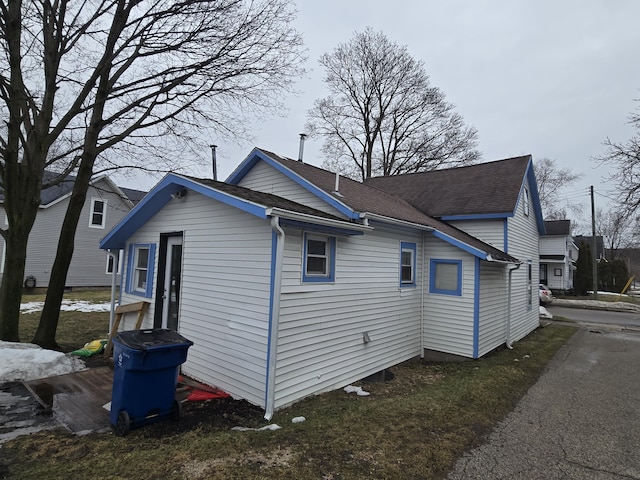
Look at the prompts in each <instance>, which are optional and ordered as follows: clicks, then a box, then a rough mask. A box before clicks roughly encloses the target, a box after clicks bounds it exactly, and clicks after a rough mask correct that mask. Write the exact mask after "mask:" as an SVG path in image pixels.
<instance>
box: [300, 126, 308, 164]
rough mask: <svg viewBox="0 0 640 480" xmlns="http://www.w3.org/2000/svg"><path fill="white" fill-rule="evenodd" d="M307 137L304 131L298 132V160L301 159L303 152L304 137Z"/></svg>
mask: <svg viewBox="0 0 640 480" xmlns="http://www.w3.org/2000/svg"><path fill="white" fill-rule="evenodd" d="M305 138H307V134H306V133H301V134H300V150H298V161H299V162H301V161H302V154H303V153H304V139H305Z"/></svg>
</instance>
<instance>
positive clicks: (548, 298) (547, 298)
mask: <svg viewBox="0 0 640 480" xmlns="http://www.w3.org/2000/svg"><path fill="white" fill-rule="evenodd" d="M538 296H539V297H540V305H549V304H550V303H551V302H553V299H554V296H553V294H552V293H551V289H550V288H549V287H547V286H546V285H545V284H544V283H541V284H540V288H539V289H538Z"/></svg>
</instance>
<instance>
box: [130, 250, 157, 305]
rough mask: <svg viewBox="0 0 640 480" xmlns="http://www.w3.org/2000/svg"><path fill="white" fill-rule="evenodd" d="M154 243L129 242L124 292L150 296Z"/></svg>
mask: <svg viewBox="0 0 640 480" xmlns="http://www.w3.org/2000/svg"><path fill="white" fill-rule="evenodd" d="M155 252H156V245H155V244H153V243H145V244H131V245H129V253H128V259H127V287H126V292H127V293H132V294H134V295H140V296H143V297H147V298H150V297H151V296H152V286H153V266H154V262H155Z"/></svg>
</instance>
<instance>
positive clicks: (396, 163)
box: [307, 29, 480, 180]
mask: <svg viewBox="0 0 640 480" xmlns="http://www.w3.org/2000/svg"><path fill="white" fill-rule="evenodd" d="M320 64H321V65H322V66H323V67H324V68H325V71H326V77H325V83H326V85H327V87H328V88H329V92H330V95H329V96H328V97H326V98H323V99H320V100H316V102H315V103H314V107H313V108H312V109H311V110H310V111H309V114H308V124H307V128H308V130H309V131H310V133H311V134H312V135H317V136H322V137H324V140H325V143H324V146H323V152H324V153H325V154H326V155H327V157H328V158H330V159H331V161H332V162H333V164H331V165H330V168H337V169H339V170H341V172H342V173H344V174H346V175H349V176H351V177H353V178H358V177H359V178H360V179H362V180H364V179H366V178H369V177H371V176H374V175H398V174H401V173H410V172H419V171H427V170H434V169H436V168H438V167H440V166H443V165H446V166H454V165H462V164H466V163H472V162H475V161H477V160H479V159H480V153H479V152H478V150H476V147H477V132H476V130H475V129H474V128H471V127H465V125H464V122H463V119H462V117H461V116H460V114H458V113H456V112H455V111H454V106H453V105H452V104H451V103H449V102H447V101H446V100H445V95H444V93H443V92H442V91H441V90H440V89H438V88H437V87H433V86H432V85H431V84H430V81H429V76H428V75H427V74H426V71H425V66H424V63H423V62H422V61H417V60H415V59H414V58H413V57H412V56H411V55H410V54H409V52H408V51H407V48H406V47H405V46H400V45H397V44H395V43H392V42H390V41H389V39H387V37H386V36H385V35H384V34H383V33H382V32H374V31H373V30H371V29H366V30H365V31H364V32H363V33H356V34H355V36H354V38H353V39H352V40H351V41H350V42H349V43H346V44H341V45H339V46H338V47H337V48H336V49H335V50H334V51H333V52H332V53H327V54H324V55H323V56H322V57H321V58H320Z"/></svg>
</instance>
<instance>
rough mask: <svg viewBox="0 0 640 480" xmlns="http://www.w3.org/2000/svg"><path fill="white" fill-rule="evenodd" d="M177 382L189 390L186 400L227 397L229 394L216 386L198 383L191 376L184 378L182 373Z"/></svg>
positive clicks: (194, 400)
mask: <svg viewBox="0 0 640 480" xmlns="http://www.w3.org/2000/svg"><path fill="white" fill-rule="evenodd" d="M178 382H180V383H182V384H184V385H185V386H186V387H187V389H188V390H189V391H190V393H189V396H188V397H187V398H186V401H187V402H202V401H204V400H211V399H214V398H228V397H230V395H229V394H228V393H227V392H225V391H222V390H219V389H217V388H213V387H210V386H208V385H205V384H204V383H200V382H198V381H197V380H193V379H192V378H185V377H183V376H182V375H180V376H179V377H178Z"/></svg>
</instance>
